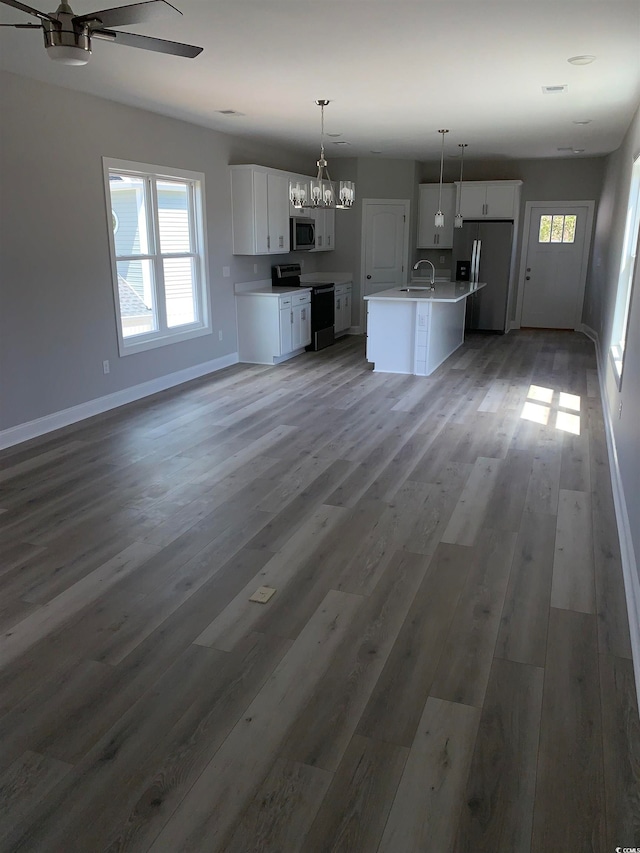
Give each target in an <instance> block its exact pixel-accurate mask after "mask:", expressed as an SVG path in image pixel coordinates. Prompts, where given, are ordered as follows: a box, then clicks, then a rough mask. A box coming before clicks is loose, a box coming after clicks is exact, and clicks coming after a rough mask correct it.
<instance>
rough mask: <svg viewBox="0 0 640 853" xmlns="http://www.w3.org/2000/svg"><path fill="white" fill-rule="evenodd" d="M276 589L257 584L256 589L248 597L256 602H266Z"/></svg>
mask: <svg viewBox="0 0 640 853" xmlns="http://www.w3.org/2000/svg"><path fill="white" fill-rule="evenodd" d="M275 594H276V591H275V589H274V588H273V587H271V586H259V587H258V589H257V590H256V591H255V592H254V593H253V595H252V596H251V597H250V598H249V601H257V602H258V604H266V603H267V601H269V599H270V598H271V596H272V595H275Z"/></svg>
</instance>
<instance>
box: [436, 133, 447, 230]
mask: <svg viewBox="0 0 640 853" xmlns="http://www.w3.org/2000/svg"><path fill="white" fill-rule="evenodd" d="M438 133H441V134H442V148H441V150H440V195H439V196H438V212H437V213H436V219H435V224H436V228H444V213H443V212H442V172H443V169H444V135H445V133H449V131H448V130H444V129H443V130H439V131H438Z"/></svg>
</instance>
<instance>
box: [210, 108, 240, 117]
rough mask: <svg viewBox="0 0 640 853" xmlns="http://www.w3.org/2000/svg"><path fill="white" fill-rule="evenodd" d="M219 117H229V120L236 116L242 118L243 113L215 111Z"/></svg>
mask: <svg viewBox="0 0 640 853" xmlns="http://www.w3.org/2000/svg"><path fill="white" fill-rule="evenodd" d="M216 112H217V113H219V114H220V115H221V116H229V117H230V118H236V117H237V116H243V115H244V113H239V112H238V111H237V110H216Z"/></svg>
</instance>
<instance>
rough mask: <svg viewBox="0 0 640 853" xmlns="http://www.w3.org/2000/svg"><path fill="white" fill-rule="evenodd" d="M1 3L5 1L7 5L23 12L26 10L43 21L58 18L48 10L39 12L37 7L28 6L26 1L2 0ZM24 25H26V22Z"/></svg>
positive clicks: (28, 13)
mask: <svg viewBox="0 0 640 853" xmlns="http://www.w3.org/2000/svg"><path fill="white" fill-rule="evenodd" d="M0 3H4V4H5V6H13V8H14V9H20V11H21V12H26V13H27V15H35V16H36V18H40V20H42V21H55V20H56V19H55V18H54V17H52V16H51V15H47V13H46V12H39V11H38V10H37V9H34V8H33V7H31V6H27V5H26V4H25V3H19V2H18V0H0ZM16 26H17V24H16ZM24 26H26V24H25V25H24ZM36 26H37V25H36Z"/></svg>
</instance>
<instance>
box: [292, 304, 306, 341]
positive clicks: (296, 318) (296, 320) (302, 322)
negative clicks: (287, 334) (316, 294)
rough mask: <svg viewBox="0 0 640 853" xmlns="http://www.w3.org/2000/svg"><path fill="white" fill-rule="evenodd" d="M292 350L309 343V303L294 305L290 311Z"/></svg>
mask: <svg viewBox="0 0 640 853" xmlns="http://www.w3.org/2000/svg"><path fill="white" fill-rule="evenodd" d="M292 317H293V326H292V328H293V337H292V349H294V350H296V349H300V348H301V347H306V346H307V344H310V343H311V303H310V302H306V303H304V304H303V305H294V306H293V309H292Z"/></svg>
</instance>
